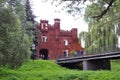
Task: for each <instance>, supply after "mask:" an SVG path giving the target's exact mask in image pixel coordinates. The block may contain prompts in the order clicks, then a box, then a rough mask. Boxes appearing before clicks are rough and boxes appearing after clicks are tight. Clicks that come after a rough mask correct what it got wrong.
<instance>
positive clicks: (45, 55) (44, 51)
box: [39, 48, 49, 60]
mask: <svg viewBox="0 0 120 80" xmlns="http://www.w3.org/2000/svg"><path fill="white" fill-rule="evenodd" d="M39 55H40V58H42V59H44V60H47V59H49V51H48V49H46V48H42V49H40V50H39Z"/></svg>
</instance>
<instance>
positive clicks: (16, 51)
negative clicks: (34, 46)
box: [0, 0, 33, 69]
mask: <svg viewBox="0 0 120 80" xmlns="http://www.w3.org/2000/svg"><path fill="white" fill-rule="evenodd" d="M0 6H1V7H0V66H1V65H2V66H8V67H10V68H13V69H14V68H17V67H19V66H20V65H21V64H22V63H23V62H24V61H26V60H27V59H28V58H29V57H30V54H29V53H30V50H29V48H30V46H31V42H32V37H31V31H29V32H28V31H27V28H28V27H32V26H33V25H32V24H31V23H30V22H27V21H26V17H25V16H26V15H25V6H24V3H23V2H21V1H20V0H9V1H8V0H3V1H1V3H0Z"/></svg>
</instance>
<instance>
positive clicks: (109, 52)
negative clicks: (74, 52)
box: [56, 45, 120, 70]
mask: <svg viewBox="0 0 120 80" xmlns="http://www.w3.org/2000/svg"><path fill="white" fill-rule="evenodd" d="M100 49H103V51H99V52H98V50H100ZM90 52H92V54H88V53H90ZM112 59H120V48H119V46H118V45H117V46H109V47H101V48H99V49H94V50H92V51H84V54H83V55H81V56H76V57H66V58H65V57H64V58H63V57H60V58H59V59H56V63H57V64H59V65H61V66H63V67H67V68H71V69H83V70H110V69H111V65H110V60H112Z"/></svg>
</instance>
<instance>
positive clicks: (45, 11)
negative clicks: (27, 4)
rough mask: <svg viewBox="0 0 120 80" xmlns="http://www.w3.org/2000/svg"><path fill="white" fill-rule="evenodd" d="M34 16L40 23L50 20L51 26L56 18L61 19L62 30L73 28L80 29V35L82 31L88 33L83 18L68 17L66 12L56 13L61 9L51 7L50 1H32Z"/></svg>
mask: <svg viewBox="0 0 120 80" xmlns="http://www.w3.org/2000/svg"><path fill="white" fill-rule="evenodd" d="M31 1H32V5H33V6H32V7H33V9H34V14H35V15H36V16H37V18H36V20H37V21H38V22H39V21H40V20H41V19H43V20H49V24H53V21H54V18H59V19H61V29H63V30H70V29H72V28H77V29H78V34H79V33H80V32H81V31H87V28H88V27H87V24H86V23H85V22H84V20H83V17H81V18H79V19H76V18H74V17H73V16H71V15H68V14H67V13H65V12H64V11H61V12H60V13H59V12H56V11H58V10H60V9H61V7H55V6H54V5H51V2H49V1H50V0H48V2H42V1H41V0H31Z"/></svg>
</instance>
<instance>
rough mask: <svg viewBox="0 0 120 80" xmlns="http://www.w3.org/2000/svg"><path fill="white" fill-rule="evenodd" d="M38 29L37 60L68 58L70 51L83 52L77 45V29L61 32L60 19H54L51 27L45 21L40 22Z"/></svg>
mask: <svg viewBox="0 0 120 80" xmlns="http://www.w3.org/2000/svg"><path fill="white" fill-rule="evenodd" d="M38 29H39V30H40V33H39V35H38V40H39V44H38V47H37V51H38V56H39V58H41V57H43V56H44V57H45V58H47V57H49V58H50V59H55V58H57V57H59V56H65V57H68V56H70V55H71V52H72V51H77V50H83V48H82V47H81V45H80V44H79V43H78V37H77V29H76V28H73V29H71V30H70V31H65V30H61V29H60V19H54V24H53V25H50V24H49V23H48V21H47V20H41V21H40V24H39V25H38Z"/></svg>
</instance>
